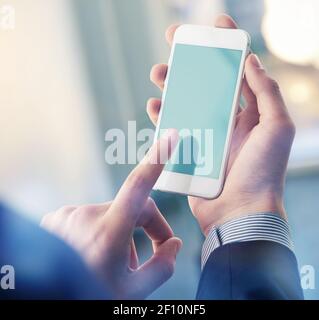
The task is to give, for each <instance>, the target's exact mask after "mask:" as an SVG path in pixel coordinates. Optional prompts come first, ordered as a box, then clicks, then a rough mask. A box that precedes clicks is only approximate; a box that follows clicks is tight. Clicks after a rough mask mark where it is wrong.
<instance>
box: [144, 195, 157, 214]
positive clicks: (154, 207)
mask: <svg viewBox="0 0 319 320" xmlns="http://www.w3.org/2000/svg"><path fill="white" fill-rule="evenodd" d="M146 206H147V209H148V210H150V211H155V210H157V205H156V203H155V201H154V200H153V199H152V198H151V197H148V198H147V202H146Z"/></svg>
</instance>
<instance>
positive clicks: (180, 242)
mask: <svg viewBox="0 0 319 320" xmlns="http://www.w3.org/2000/svg"><path fill="white" fill-rule="evenodd" d="M176 239H177V240H178V241H176V244H175V255H177V254H178V252H179V250H180V249H181V247H182V241H181V240H180V239H179V238H176Z"/></svg>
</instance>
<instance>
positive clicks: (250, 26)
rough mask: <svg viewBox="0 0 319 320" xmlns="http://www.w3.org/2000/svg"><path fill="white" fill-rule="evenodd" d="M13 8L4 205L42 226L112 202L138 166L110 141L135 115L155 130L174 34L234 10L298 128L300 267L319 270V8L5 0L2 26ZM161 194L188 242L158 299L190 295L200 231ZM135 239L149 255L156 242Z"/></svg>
mask: <svg viewBox="0 0 319 320" xmlns="http://www.w3.org/2000/svg"><path fill="white" fill-rule="evenodd" d="M5 5H9V6H12V7H13V8H14V10H15V28H14V29H13V30H2V29H0V57H1V58H0V70H1V71H0V114H1V117H0V128H1V135H0V146H1V157H0V197H1V198H2V199H4V200H5V201H6V202H8V203H9V204H11V205H12V206H13V207H15V208H16V209H18V210H19V211H20V212H22V213H23V214H25V215H28V216H29V217H30V218H32V219H33V220H34V221H36V222H38V221H39V220H40V218H41V216H42V215H43V214H44V213H46V212H49V211H52V210H55V209H57V208H58V207H60V206H62V205H64V204H83V203H95V202H103V201H106V200H110V199H112V197H113V196H114V194H115V193H116V191H117V189H118V187H119V186H120V184H121V183H122V181H123V180H124V178H125V176H126V175H127V173H128V172H129V170H130V169H131V167H130V166H125V165H119V166H109V165H107V164H106V163H105V160H104V152H105V149H106V147H107V144H106V142H105V141H104V135H105V132H106V131H107V130H108V129H110V128H122V129H123V130H126V128H127V121H129V120H137V122H138V127H140V128H147V127H149V128H152V125H151V123H150V121H149V120H148V118H147V116H146V112H145V106H146V101H147V99H148V98H149V97H151V96H155V97H160V92H159V91H158V90H156V89H155V88H154V87H153V86H152V85H151V83H150V81H149V71H150V68H151V66H152V65H153V64H154V63H158V62H166V61H167V59H168V55H169V48H168V46H167V44H166V42H165V38H164V32H165V29H166V27H167V26H168V25H170V24H171V23H176V22H182V23H185V22H187V23H197V24H207V23H208V24H209V23H212V21H213V20H214V17H215V16H216V15H217V14H218V13H222V12H226V13H228V14H230V15H231V16H233V17H234V19H235V20H236V21H237V23H238V24H239V25H240V27H241V28H243V29H246V30H247V31H248V32H249V33H250V34H251V36H252V40H253V50H254V51H255V52H256V53H258V54H259V55H261V57H262V59H263V61H264V63H265V65H266V67H267V69H268V70H269V72H270V74H271V75H272V76H273V77H274V78H276V79H277V80H278V81H279V83H280V85H281V87H282V92H283V94H284V96H285V99H286V102H287V105H288V107H289V110H290V112H291V114H292V116H293V118H294V120H295V123H296V125H297V136H296V140H295V143H294V146H293V151H292V155H291V159H290V163H289V173H288V179H287V188H286V195H285V201H286V207H287V210H288V213H289V217H290V223H291V228H292V234H293V240H294V243H295V249H296V253H297V256H298V259H299V265H300V267H301V266H303V265H312V266H313V267H314V268H315V269H316V270H319V253H318V251H317V249H316V248H318V247H319V236H318V231H319V215H318V214H319V212H318V211H319V210H318V209H319V200H318V198H319V138H318V137H319V37H318V31H319V20H318V16H319V1H317V0H303V1H298V0H281V1H278V0H254V1H251V0H91V1H88V0H46V1H43V0H23V1H21V0H11V1H10V0H0V19H1V14H2V11H1V8H3V6H5ZM153 196H154V198H155V199H156V201H157V203H158V205H159V206H160V208H161V209H162V211H163V212H164V214H165V216H166V217H167V219H168V220H169V222H170V223H171V225H172V226H173V228H174V230H175V232H176V234H177V235H178V236H180V237H181V238H182V239H183V240H184V247H183V249H182V252H181V254H180V255H179V257H178V263H177V268H176V273H175V275H174V276H173V277H172V279H171V280H170V281H169V282H168V283H167V284H165V285H163V286H162V287H161V288H160V289H159V290H158V291H157V292H156V293H154V294H153V295H152V296H151V298H154V299H164V298H167V299H177V298H178V299H192V298H194V296H195V292H196V286H197V283H198V279H199V275H200V249H201V244H202V240H203V239H202V236H201V233H200V231H199V228H198V226H197V224H196V222H195V220H194V219H193V217H192V215H191V213H190V211H189V209H188V206H187V202H186V199H185V197H181V196H174V195H166V194H162V193H161V194H160V193H154V195H153ZM136 239H137V242H138V247H139V248H140V250H141V258H142V260H143V259H146V258H147V257H148V256H149V255H150V245H149V243H148V242H147V241H146V239H145V237H144V235H143V234H142V232H137V234H136ZM316 285H317V282H316ZM305 296H306V298H308V299H319V289H317V287H316V288H315V289H312V290H311V289H309V290H305Z"/></svg>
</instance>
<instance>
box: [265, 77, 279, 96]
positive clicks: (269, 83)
mask: <svg viewBox="0 0 319 320" xmlns="http://www.w3.org/2000/svg"><path fill="white" fill-rule="evenodd" d="M265 86H266V89H267V91H269V92H271V93H272V94H280V86H279V83H278V82H277V80H275V79H273V78H270V77H266V80H265Z"/></svg>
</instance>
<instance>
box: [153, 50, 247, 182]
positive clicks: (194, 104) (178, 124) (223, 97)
mask: <svg viewBox="0 0 319 320" xmlns="http://www.w3.org/2000/svg"><path fill="white" fill-rule="evenodd" d="M242 54H243V51H242V50H233V49H224V48H214V47H204V46H198V45H184V44H176V45H175V50H174V55H173V59H172V62H171V67H170V73H169V78H168V83H167V88H166V94H165V99H164V104H163V110H162V115H161V122H160V127H159V129H160V135H161V134H162V133H163V132H164V131H165V129H168V128H176V129H178V130H179V132H180V142H179V144H178V146H177V148H176V149H175V151H174V153H173V155H172V158H171V160H170V162H169V163H167V164H166V166H165V170H166V171H172V172H177V173H182V174H188V175H195V176H205V177H210V178H213V179H218V178H219V176H220V173H221V166H222V161H223V155H224V151H225V147H226V140H227V133H228V127H229V121H230V116H231V111H232V105H233V101H234V96H235V90H236V84H237V78H238V73H239V69H240V62H241V58H242Z"/></svg>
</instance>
